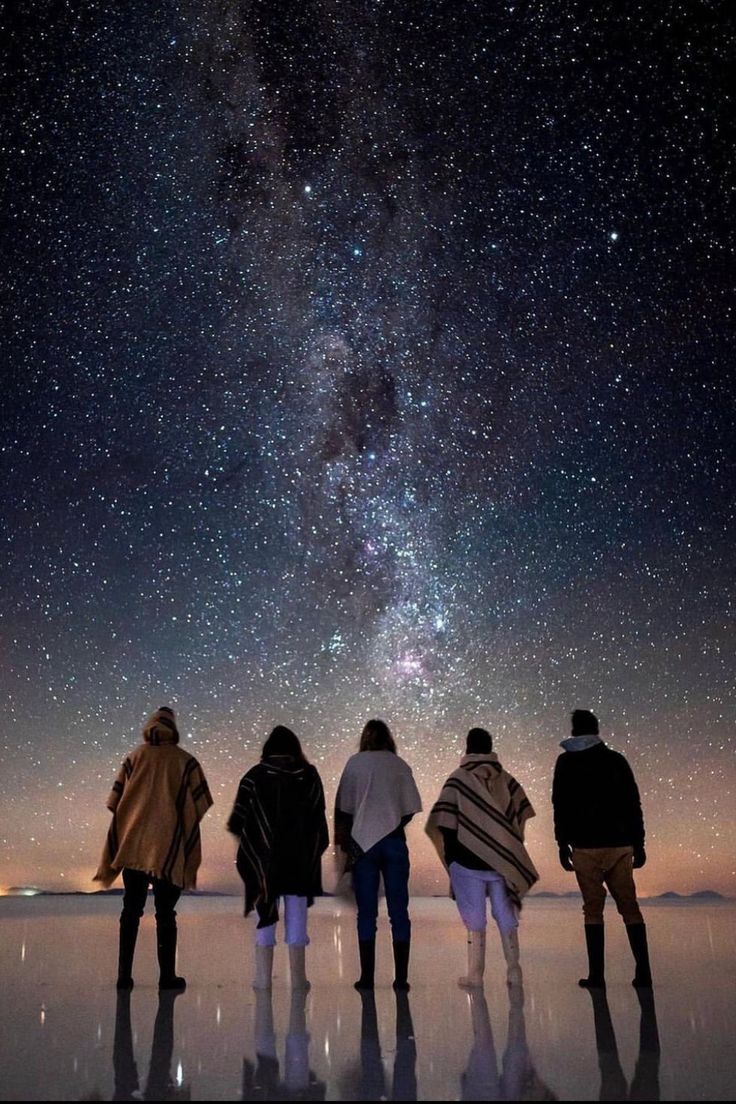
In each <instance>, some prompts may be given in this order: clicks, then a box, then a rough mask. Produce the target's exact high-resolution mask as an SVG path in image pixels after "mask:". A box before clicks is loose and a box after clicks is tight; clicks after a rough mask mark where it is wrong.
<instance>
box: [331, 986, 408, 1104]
mask: <svg viewBox="0 0 736 1104" xmlns="http://www.w3.org/2000/svg"><path fill="white" fill-rule="evenodd" d="M394 996H395V998H396V1051H395V1054H394V1064H393V1076H392V1083H391V1091H390V1093H389V1091H388V1086H387V1084H386V1073H385V1070H384V1065H383V1055H382V1054H381V1040H380V1038H379V1034H378V1015H377V1012H376V998H375V996H374V994H373V993H372V992H368V991H363V992H361V994H360V1003H361V1013H360V1063H359V1064H358V1063H355V1064H352V1065H350V1066H349V1067H348V1068H347V1069H346V1070H345V1071H344V1073H343V1076H342V1079H341V1085H340V1089H341V1099H342V1100H416V1099H417V1072H416V1067H417V1048H416V1042H415V1039H414V1025H413V1023H412V1018H411V1009H410V1007H409V994H408V993H405V992H398V993H395V994H394Z"/></svg>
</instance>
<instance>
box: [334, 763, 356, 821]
mask: <svg viewBox="0 0 736 1104" xmlns="http://www.w3.org/2000/svg"><path fill="white" fill-rule="evenodd" d="M338 810H339V812H341V813H348V814H349V815H350V818H351V819H352V817H353V816H354V814H355V785H354V782H353V778H352V775H351V772H350V764H349V763H348V765H347V766H346V767H345V770H344V771H343V772H342V776H341V778H340V781H339V783H338V786H337V794H336V795H335V814H336V815H337V812H338Z"/></svg>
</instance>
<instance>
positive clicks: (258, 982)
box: [253, 943, 273, 989]
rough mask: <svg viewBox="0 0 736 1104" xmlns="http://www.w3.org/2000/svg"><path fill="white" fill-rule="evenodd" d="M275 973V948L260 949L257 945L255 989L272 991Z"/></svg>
mask: <svg viewBox="0 0 736 1104" xmlns="http://www.w3.org/2000/svg"><path fill="white" fill-rule="evenodd" d="M272 973H273V947H259V945H258V944H257V943H256V976H255V978H254V979H253V988H254V989H270V988H271V974H272Z"/></svg>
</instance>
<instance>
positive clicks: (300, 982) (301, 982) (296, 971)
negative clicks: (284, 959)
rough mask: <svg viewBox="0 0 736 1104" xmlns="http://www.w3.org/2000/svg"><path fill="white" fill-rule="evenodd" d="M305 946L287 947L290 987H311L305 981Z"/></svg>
mask: <svg viewBox="0 0 736 1104" xmlns="http://www.w3.org/2000/svg"><path fill="white" fill-rule="evenodd" d="M306 949H307V948H306V947H291V946H290V947H289V971H290V973H291V988H292V989H309V988H311V986H310V984H309V982H308V981H307V971H306V967H305V963H304V953H305V951H306Z"/></svg>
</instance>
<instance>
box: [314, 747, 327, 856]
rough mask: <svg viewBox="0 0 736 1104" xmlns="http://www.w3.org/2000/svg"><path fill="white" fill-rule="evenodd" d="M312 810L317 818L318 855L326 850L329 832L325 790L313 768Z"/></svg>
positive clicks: (316, 771) (317, 772)
mask: <svg viewBox="0 0 736 1104" xmlns="http://www.w3.org/2000/svg"><path fill="white" fill-rule="evenodd" d="M314 811H315V815H316V817H317V820H318V847H319V853H320V855H321V854H322V853H323V852H324V851H326V850H327V847H328V845H329V842H330V832H329V829H328V827H327V811H326V806H325V791H324V786H323V785H322V779H321V778H320V776H319V771H318V770H317V768H316V767H315V770H314Z"/></svg>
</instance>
